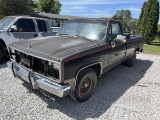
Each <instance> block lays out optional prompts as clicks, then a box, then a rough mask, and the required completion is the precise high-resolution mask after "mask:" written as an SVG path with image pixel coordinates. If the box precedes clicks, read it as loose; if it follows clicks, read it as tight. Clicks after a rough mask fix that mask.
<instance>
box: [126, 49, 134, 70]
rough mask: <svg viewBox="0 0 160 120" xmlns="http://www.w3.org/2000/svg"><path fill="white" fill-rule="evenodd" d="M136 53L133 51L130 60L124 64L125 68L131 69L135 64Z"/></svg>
mask: <svg viewBox="0 0 160 120" xmlns="http://www.w3.org/2000/svg"><path fill="white" fill-rule="evenodd" d="M136 57H137V52H136V51H135V52H134V53H133V55H132V57H131V58H130V59H128V60H127V61H126V62H125V65H126V66H129V67H132V66H134V64H135V62H136Z"/></svg>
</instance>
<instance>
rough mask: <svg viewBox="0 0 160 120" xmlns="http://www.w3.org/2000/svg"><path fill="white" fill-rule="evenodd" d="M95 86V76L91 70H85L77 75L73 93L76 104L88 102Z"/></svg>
mask: <svg viewBox="0 0 160 120" xmlns="http://www.w3.org/2000/svg"><path fill="white" fill-rule="evenodd" d="M96 85H97V75H96V73H95V71H94V70H92V69H91V68H88V69H85V70H83V71H82V72H80V73H79V75H78V77H77V82H76V88H75V91H74V93H73V94H74V99H75V100H76V101H78V102H83V101H86V100H88V99H89V98H90V97H91V96H92V94H93V92H94V90H95V88H96Z"/></svg>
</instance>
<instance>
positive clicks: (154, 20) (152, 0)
mask: <svg viewBox="0 0 160 120" xmlns="http://www.w3.org/2000/svg"><path fill="white" fill-rule="evenodd" d="M158 20H159V2H158V0H148V1H147V2H146V3H144V5H143V8H142V12H141V15H140V19H139V22H138V23H139V30H138V31H137V32H138V33H139V34H141V35H143V36H144V39H145V42H146V43H147V44H150V43H151V41H153V40H154V39H155V36H156V34H157V30H158Z"/></svg>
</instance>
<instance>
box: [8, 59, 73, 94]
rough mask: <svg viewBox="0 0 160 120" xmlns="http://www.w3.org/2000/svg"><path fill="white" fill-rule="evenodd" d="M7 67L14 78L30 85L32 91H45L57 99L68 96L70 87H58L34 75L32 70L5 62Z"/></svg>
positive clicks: (58, 85) (56, 84)
mask: <svg viewBox="0 0 160 120" xmlns="http://www.w3.org/2000/svg"><path fill="white" fill-rule="evenodd" d="M7 65H8V67H10V68H11V69H12V72H13V74H14V76H15V77H17V78H20V79H21V80H23V81H25V82H27V83H30V84H31V85H32V87H33V89H38V88H41V89H42V90H45V91H47V92H49V93H51V94H54V95H56V96H58V97H65V96H67V95H68V94H69V90H70V85H60V84H58V83H55V82H53V81H51V80H49V79H47V78H45V77H43V76H40V75H38V74H36V73H34V72H33V71H32V70H29V69H26V68H23V67H22V66H20V65H18V64H16V63H13V62H7Z"/></svg>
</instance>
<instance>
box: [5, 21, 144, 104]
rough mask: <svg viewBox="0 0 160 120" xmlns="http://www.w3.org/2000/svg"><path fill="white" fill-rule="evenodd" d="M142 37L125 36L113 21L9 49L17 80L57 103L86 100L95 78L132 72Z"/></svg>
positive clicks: (78, 24) (75, 25) (77, 25)
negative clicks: (53, 97)
mask: <svg viewBox="0 0 160 120" xmlns="http://www.w3.org/2000/svg"><path fill="white" fill-rule="evenodd" d="M143 43H144V39H143V37H142V36H138V35H131V36H127V37H126V36H125V35H124V34H123V31H122V26H121V23H120V22H118V21H114V20H111V19H104V18H103V19H84V20H69V21H68V22H67V23H66V24H65V25H64V26H63V27H62V29H61V30H60V31H59V32H58V34H57V36H53V37H50V38H45V39H41V40H38V41H37V40H26V41H19V42H15V43H13V44H11V45H10V46H9V52H10V59H11V61H10V62H8V66H9V67H11V69H12V71H13V74H14V76H15V77H18V78H20V79H22V80H24V81H26V82H28V83H30V84H31V86H32V87H33V89H39V88H40V89H43V90H45V91H47V92H49V93H52V94H54V95H56V96H59V97H64V96H67V95H70V97H71V98H72V99H74V100H76V101H78V102H82V101H85V100H88V99H89V98H90V97H91V96H92V94H93V92H94V90H95V88H96V84H97V77H100V76H101V75H102V74H103V73H105V72H107V71H109V70H110V69H112V68H114V67H116V66H117V65H119V64H121V63H124V64H126V65H127V66H129V67H132V66H133V65H134V64H135V61H136V55H137V53H139V52H141V51H142V50H143Z"/></svg>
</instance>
